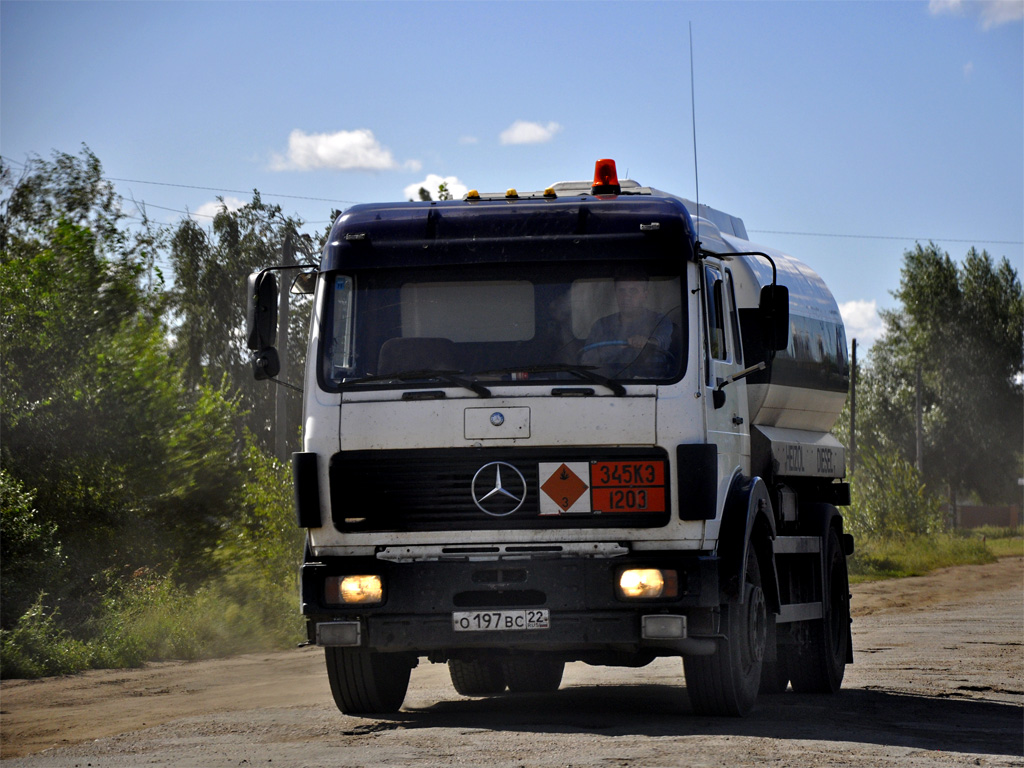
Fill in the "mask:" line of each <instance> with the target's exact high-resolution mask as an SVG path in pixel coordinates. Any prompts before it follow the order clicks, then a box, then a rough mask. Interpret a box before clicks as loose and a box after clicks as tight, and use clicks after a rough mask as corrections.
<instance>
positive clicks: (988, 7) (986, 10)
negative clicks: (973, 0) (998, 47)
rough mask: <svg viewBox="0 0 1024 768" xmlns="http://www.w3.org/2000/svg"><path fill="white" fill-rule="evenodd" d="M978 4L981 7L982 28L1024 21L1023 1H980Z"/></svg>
mask: <svg viewBox="0 0 1024 768" xmlns="http://www.w3.org/2000/svg"><path fill="white" fill-rule="evenodd" d="M978 4H979V5H980V6H981V26H982V27H983V28H984V29H992V27H998V26H999V25H1000V24H1012V23H1013V22H1015V21H1020V20H1021V19H1024V2H1021V0H978Z"/></svg>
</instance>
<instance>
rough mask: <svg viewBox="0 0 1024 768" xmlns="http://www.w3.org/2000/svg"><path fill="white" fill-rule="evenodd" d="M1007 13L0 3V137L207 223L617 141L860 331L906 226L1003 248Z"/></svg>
mask: <svg viewBox="0 0 1024 768" xmlns="http://www.w3.org/2000/svg"><path fill="white" fill-rule="evenodd" d="M1022 19H1024V0H931V2H927V0H922V1H921V2H917V1H912V0H898V1H889V2H883V1H881V0H874V1H871V0H861V1H860V2H842V1H839V0H834V1H832V2H797V1H795V0H794V1H789V2H781V1H777V0H765V1H764V2H738V1H737V2H708V1H705V2H693V3H691V2H614V1H612V0H606V1H604V2H592V1H585V0H576V1H574V2H569V1H566V2H498V1H495V2H455V1H451V2H440V1H432V2H426V1H425V2H415V3H406V2H385V1H378V2H302V1H295V2H270V1H267V2H247V1H246V0H235V1H234V2H203V1H200V0H194V1H192V2H183V1H180V2H155V1H153V2H90V1H89V0H83V1H81V2H72V3H65V2H39V1H37V0H36V1H24V0H0V154H2V155H3V162H4V164H5V165H7V166H9V167H10V168H11V169H12V171H14V172H15V173H16V172H17V171H18V170H19V169H20V168H21V167H22V166H23V165H24V163H25V161H26V160H27V159H28V158H31V157H33V156H38V157H42V158H50V157H51V156H52V153H53V152H54V151H59V152H66V153H70V154H77V153H78V152H79V151H80V149H81V147H82V145H83V144H85V145H87V146H88V147H89V148H90V149H91V150H92V151H93V152H94V153H95V154H96V155H97V157H98V158H99V159H100V161H101V162H102V164H103V170H104V176H105V177H106V178H108V179H110V180H112V182H113V183H114V185H115V188H116V190H117V192H118V193H119V194H120V195H121V196H122V197H123V199H124V210H125V212H126V213H127V214H130V215H138V212H139V208H140V207H144V208H145V211H146V213H147V215H148V216H149V217H150V218H151V219H153V220H155V221H157V222H167V223H174V222H177V221H179V220H180V219H181V218H182V217H183V216H186V215H191V216H193V217H194V218H195V219H196V220H197V221H199V222H201V223H202V224H204V225H209V224H210V222H211V221H212V214H213V212H215V211H216V209H217V206H218V205H219V204H220V203H218V198H221V199H222V201H223V204H225V205H227V206H228V207H232V208H233V207H237V206H240V205H242V204H243V203H245V202H247V201H249V200H250V199H251V194H252V190H253V189H258V190H259V191H260V194H261V196H262V198H263V199H264V201H266V202H271V203H277V204H279V205H281V207H282V208H283V210H284V212H285V213H286V214H290V215H293V216H296V217H298V218H301V219H302V220H303V221H305V222H306V223H307V224H306V227H305V231H309V232H319V231H322V230H323V229H324V228H325V227H326V226H327V224H328V222H329V220H330V215H331V211H332V210H333V209H338V210H343V209H345V208H347V207H348V206H350V205H352V204H354V203H363V202H374V201H390V200H404V199H408V198H409V197H412V196H414V195H415V192H416V190H417V189H418V188H419V187H420V186H426V187H427V188H429V189H431V190H432V191H433V190H436V188H437V185H438V183H440V181H441V180H446V181H447V183H448V185H449V188H450V189H451V190H452V191H453V192H455V193H456V194H461V193H463V192H465V190H467V189H478V190H480V191H481V192H495V191H502V192H503V191H504V190H506V189H508V188H509V187H515V188H516V189H519V190H521V191H525V190H537V189H543V188H544V187H545V186H548V185H550V184H552V183H554V182H556V181H564V180H577V179H590V178H592V175H593V168H594V162H595V160H597V159H599V158H606V157H607V158H613V159H614V160H616V162H617V164H618V169H619V175H620V178H625V177H629V178H632V179H635V180H637V181H639V182H640V183H641V184H643V185H646V186H652V187H656V188H658V189H662V190H666V191H669V192H672V193H675V194H678V195H681V196H683V197H687V198H689V199H691V200H692V199H695V198H696V197H697V195H698V191H699V198H700V202H701V203H704V204H707V205H710V206H712V207H715V208H718V209H721V210H724V211H727V212H729V213H731V214H733V215H735V216H739V217H740V218H742V219H743V220H744V222H745V224H746V227H747V230H748V233H749V235H750V239H751V240H752V241H754V242H755V243H758V244H762V245H766V246H770V247H773V248H777V249H779V250H782V251H784V252H786V253H789V254H791V255H792V256H795V257H796V258H798V259H800V260H801V261H804V262H805V263H807V264H808V265H809V266H811V268H813V269H814V270H815V271H817V272H818V273H819V274H820V275H821V276H822V277H823V278H824V280H825V282H826V283H827V284H828V285H829V287H830V288H831V290H832V292H833V293H834V294H835V297H836V300H837V301H838V302H839V304H840V308H841V310H842V312H843V315H844V319H845V321H846V325H847V336H848V338H849V339H852V338H857V339H858V345H859V346H860V348H861V349H866V348H867V347H869V346H870V344H871V343H872V341H874V340H875V339H876V338H877V337H878V336H879V334H880V333H881V329H882V326H881V321H880V319H879V315H878V312H879V310H883V309H892V308H895V307H897V306H898V302H897V300H896V299H895V298H894V297H893V295H892V292H893V291H895V290H897V289H898V287H899V283H900V266H901V263H902V256H903V253H904V251H906V250H907V249H912V248H913V247H914V246H915V243H921V244H927V243H928V242H934V243H935V244H936V245H938V246H939V247H940V248H942V249H943V250H945V251H947V252H948V253H949V254H950V256H952V257H953V258H954V259H956V260H958V261H959V260H962V259H963V257H964V256H965V254H966V253H967V251H968V249H969V248H970V247H971V246H975V247H977V248H978V249H979V250H980V249H985V250H987V251H988V252H989V253H990V254H991V255H992V256H993V257H995V258H996V259H999V258H1001V257H1003V256H1006V257H1007V258H1009V259H1010V261H1011V263H1012V264H1013V266H1014V267H1015V268H1016V269H1017V270H1018V272H1021V271H1024V21H1022ZM691 28H692V36H693V45H692V56H693V69H692V80H693V89H692V92H691V67H690V57H691V47H690V41H689V38H690V29H691ZM691 105H692V107H693V108H691ZM694 126H695V129H694ZM694 134H696V136H694ZM695 138H696V142H695V141H694V139H695ZM695 145H696V151H695ZM695 158H696V162H695Z"/></svg>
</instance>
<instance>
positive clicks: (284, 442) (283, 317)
mask: <svg viewBox="0 0 1024 768" xmlns="http://www.w3.org/2000/svg"><path fill="white" fill-rule="evenodd" d="M292 235H293V233H292V230H291V228H289V229H288V230H287V231H286V232H285V235H284V244H283V245H282V246H281V263H282V264H283V265H284V266H286V267H289V266H292V265H293V264H295V246H294V244H293V242H292ZM287 274H288V273H287V272H284V273H282V278H283V279H282V280H281V290H280V293H279V296H278V303H277V324H278V325H277V339H278V342H277V354H278V356H279V358H280V360H281V373H280V376H281V378H282V379H284V378H285V377H286V376H287V375H288V373H289V370H288V294H289V293H290V291H289V290H288V288H287V287H286V284H287V280H286V279H284V276H285V275H287ZM290 437H291V434H290V429H289V424H288V392H287V391H286V388H285V387H283V386H281V384H280V383H278V385H277V399H276V407H275V409H274V454H275V455H276V456H277V458H278V460H280V461H287V460H288V443H289V438H290Z"/></svg>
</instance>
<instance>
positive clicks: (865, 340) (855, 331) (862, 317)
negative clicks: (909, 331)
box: [839, 299, 885, 349]
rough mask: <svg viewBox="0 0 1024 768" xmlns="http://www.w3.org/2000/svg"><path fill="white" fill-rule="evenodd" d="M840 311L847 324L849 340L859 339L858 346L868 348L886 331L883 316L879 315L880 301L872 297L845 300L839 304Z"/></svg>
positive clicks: (847, 337)
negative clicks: (868, 298)
mask: <svg viewBox="0 0 1024 768" xmlns="http://www.w3.org/2000/svg"><path fill="white" fill-rule="evenodd" d="M839 313H840V314H841V315H842V316H843V324H844V325H845V326H846V340H847V342H849V341H852V340H853V339H856V340H857V346H859V347H861V348H862V349H867V348H868V347H870V346H871V345H872V344H874V343H875V341H876V340H877V339H878V338H879V337H881V336H882V334H883V333H885V326H884V325H883V324H882V318H880V317H879V316H878V303H877V302H876V301H875V300H874V299H872V300H871V301H866V300H864V299H856V300H854V301H845V302H843V303H842V304H840V305H839Z"/></svg>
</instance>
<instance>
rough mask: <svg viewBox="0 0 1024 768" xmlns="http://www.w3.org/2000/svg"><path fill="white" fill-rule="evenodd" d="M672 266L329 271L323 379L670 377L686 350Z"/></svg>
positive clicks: (385, 382) (433, 382) (357, 382)
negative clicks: (350, 272) (330, 272)
mask: <svg viewBox="0 0 1024 768" xmlns="http://www.w3.org/2000/svg"><path fill="white" fill-rule="evenodd" d="M567 272H571V273H572V274H571V276H570V275H568V274H567ZM675 272H676V274H672V270H671V269H670V268H669V266H668V265H659V264H657V263H645V262H640V263H632V262H629V263H625V264H623V263H622V262H619V263H597V264H578V263H573V264H571V265H568V266H567V265H566V264H549V265H534V264H529V265H528V264H522V263H509V264H498V265H494V264H491V265H486V267H483V266H478V265H470V266H460V267H450V268H449V267H432V268H430V269H421V270H409V269H403V270H397V269H374V270H364V271H360V272H356V273H353V274H342V273H332V274H330V275H329V279H328V281H327V283H328V289H327V291H326V294H325V302H326V303H325V306H324V309H325V312H324V313H323V318H324V320H323V323H324V324H323V327H322V329H321V338H322V343H321V383H322V385H323V386H324V387H325V388H326V389H329V390H339V389H347V388H350V387H376V388H379V387H392V388H409V387H416V386H434V387H437V386H452V385H453V384H454V385H458V386H464V387H466V386H468V387H469V388H471V389H474V391H478V388H477V387H475V386H474V385H476V384H488V383H502V382H508V383H522V384H530V383H534V384H536V383H538V382H549V381H563V382H566V381H575V382H577V383H579V382H580V381H581V380H582V381H589V382H592V383H601V382H631V383H637V382H666V381H672V380H675V379H678V378H679V377H680V376H682V374H683V364H684V361H685V358H686V355H685V351H684V348H683V345H684V344H685V339H686V328H685V325H684V322H685V321H684V317H683V314H682V312H681V311H680V307H681V306H682V305H683V295H684V290H683V289H684V286H683V285H682V283H683V280H682V278H681V277H680V274H679V270H678V267H677V268H676V270H675ZM613 389H615V390H617V391H621V389H622V388H621V386H620V385H618V384H615V385H614V386H613ZM483 391H486V390H485V389H484V390H483Z"/></svg>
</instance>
